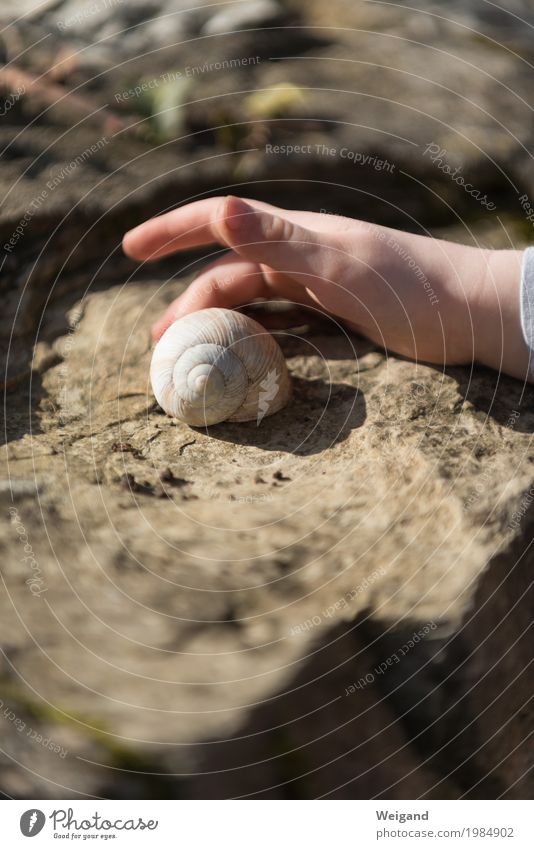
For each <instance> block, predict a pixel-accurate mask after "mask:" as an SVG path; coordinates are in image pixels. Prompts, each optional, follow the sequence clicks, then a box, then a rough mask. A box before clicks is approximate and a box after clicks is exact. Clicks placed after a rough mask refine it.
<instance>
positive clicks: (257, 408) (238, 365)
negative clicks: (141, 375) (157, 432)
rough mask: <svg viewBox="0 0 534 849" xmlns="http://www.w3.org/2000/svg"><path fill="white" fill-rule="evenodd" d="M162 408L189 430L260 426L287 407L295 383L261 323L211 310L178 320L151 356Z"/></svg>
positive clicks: (157, 393) (156, 390)
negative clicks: (236, 424)
mask: <svg viewBox="0 0 534 849" xmlns="http://www.w3.org/2000/svg"><path fill="white" fill-rule="evenodd" d="M150 380H151V383H152V389H153V391H154V395H155V396H156V400H157V402H158V404H159V405H160V406H161V407H163V409H164V410H165V412H166V413H168V415H169V416H173V417H174V418H177V419H180V421H182V422H185V423H186V424H189V425H195V426H198V425H212V424H217V422H223V421H230V422H248V421H252V420H254V419H255V420H256V421H257V423H258V424H259V423H260V421H261V420H262V419H263V418H264V417H265V416H270V415H272V414H273V413H276V412H278V410H280V409H282V407H284V406H285V405H286V404H287V402H288V400H289V398H290V396H291V379H290V377H289V374H288V371H287V366H286V361H285V359H284V355H283V354H282V351H281V350H280V347H279V346H278V344H277V343H276V342H275V340H274V339H273V337H272V336H271V335H270V333H268V332H267V331H266V330H265V328H264V327H262V326H261V324H258V322H257V321H253V319H251V318H248V317H247V316H245V315H242V313H239V312H234V311H233V310H224V309H218V308H211V309H206V310H199V311H198V312H194V313H190V314H189V315H186V316H185V317H184V318H180V319H178V321H175V322H174V324H171V326H170V327H169V328H168V329H167V330H166V331H165V333H164V334H163V336H162V337H161V339H160V340H159V342H158V344H157V345H156V347H155V349H154V353H153V355H152V363H151V366H150Z"/></svg>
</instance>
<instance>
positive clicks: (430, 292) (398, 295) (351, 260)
mask: <svg viewBox="0 0 534 849" xmlns="http://www.w3.org/2000/svg"><path fill="white" fill-rule="evenodd" d="M212 243H219V244H221V245H224V246H226V247H227V248H230V252H229V253H227V254H225V256H223V257H222V258H220V259H218V260H216V261H215V262H214V263H212V264H211V265H210V266H209V267H208V268H206V269H205V270H204V271H203V272H202V273H201V274H200V275H199V277H197V279H196V280H195V281H194V282H193V283H192V284H191V286H190V287H189V288H188V289H187V291H186V292H185V293H184V294H183V295H181V297H180V298H178V299H177V300H176V301H174V302H173V303H172V304H171V306H170V307H169V308H168V310H167V312H166V313H165V315H164V316H163V317H162V318H161V319H160V321H159V322H158V323H157V324H156V325H155V326H154V328H153V335H154V338H156V339H158V338H159V337H160V336H161V335H162V333H163V332H164V331H165V330H166V328H167V327H168V326H169V325H170V324H171V323H172V322H173V321H174V320H175V319H177V318H180V317H181V316H183V315H186V314H187V313H190V312H193V311H195V310H199V309H204V308H206V307H227V308H231V307H236V306H239V305H242V304H247V303H250V302H251V301H253V300H254V299H255V298H274V297H277V298H279V297H283V298H287V299H289V300H290V301H294V302H297V303H301V304H306V305H309V306H313V307H315V308H319V309H321V310H324V311H325V312H327V313H330V314H332V315H334V316H336V317H338V318H340V319H342V320H344V321H345V322H346V323H347V324H349V325H350V326H351V327H353V328H354V329H356V330H358V331H359V332H360V333H362V334H363V335H365V336H368V337H369V338H370V339H372V340H374V341H375V342H377V343H378V344H380V345H382V346H383V347H385V348H389V349H391V350H392V351H395V352H397V353H400V354H404V355H405V356H408V357H412V358H414V359H420V360H425V361H427V362H433V363H440V364H443V363H448V364H452V363H471V362H472V361H473V360H478V362H481V363H484V364H485V365H489V366H492V367H493V368H496V369H499V370H503V371H505V372H507V373H508V374H511V375H513V376H515V377H520V378H525V376H526V374H527V371H528V362H529V352H528V349H527V346H526V344H525V342H524V341H523V337H522V333H521V325H520V310H519V283H520V265H521V252H520V251H491V250H482V249H477V248H472V247H466V246H464V245H457V244H454V243H452V242H445V241H439V240H436V239H432V238H427V237H425V236H416V235H412V234H410V233H403V232H401V231H397V230H391V229H389V228H386V227H380V226H378V225H373V224H367V223H365V222H362V221H356V220H353V219H350V218H340V217H337V216H331V215H324V214H322V213H311V212H294V211H287V210H283V209H278V208H277V207H273V206H269V205H268V204H265V203H260V202H259V201H246V202H245V201H243V200H241V199H240V198H235V197H222V198H221V197H219V198H209V199H207V200H201V201H197V202H196V203H192V204H189V205H188V206H184V207H181V208H179V209H176V210H174V211H173V212H169V213H167V214H166V215H162V216H160V217H158V218H153V219H151V220H150V221H147V222H145V223H144V224H141V225H140V226H139V227H136V228H135V229H134V230H131V231H130V232H129V233H127V234H126V236H125V237H124V242H123V246H124V250H125V252H126V253H127V254H128V255H129V256H131V257H133V258H135V259H139V260H152V259H157V258H159V257H162V256H166V255H167V254H171V253H174V252H175V251H178V250H183V249H185V248H192V247H197V246H198V245H208V244H212Z"/></svg>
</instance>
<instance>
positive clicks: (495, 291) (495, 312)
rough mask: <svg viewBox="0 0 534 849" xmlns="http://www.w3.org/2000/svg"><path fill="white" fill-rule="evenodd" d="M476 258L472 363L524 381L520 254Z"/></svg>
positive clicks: (486, 253)
mask: <svg viewBox="0 0 534 849" xmlns="http://www.w3.org/2000/svg"><path fill="white" fill-rule="evenodd" d="M480 254H481V256H480V262H481V266H480V274H479V279H478V283H477V284H476V285H475V287H474V296H473V302H472V304H471V311H472V318H473V332H474V356H475V360H476V361H477V362H479V363H481V364H482V365H486V366H489V367H490V368H493V369H496V370H497V371H503V372H505V373H506V374H509V375H511V376H512V377H517V378H519V379H521V380H525V379H528V376H529V364H530V350H529V348H528V346H527V344H526V342H525V339H524V335H523V331H522V326H521V298H520V294H521V265H522V259H523V251H513V250H483V251H480Z"/></svg>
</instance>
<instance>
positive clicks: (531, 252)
mask: <svg viewBox="0 0 534 849" xmlns="http://www.w3.org/2000/svg"><path fill="white" fill-rule="evenodd" d="M521 329H522V331H523V338H524V340H525V342H526V343H527V346H528V349H529V351H530V361H529V373H530V376H531V377H532V378H534V247H533V248H527V249H526V250H525V252H524V253H523V262H522V265H521Z"/></svg>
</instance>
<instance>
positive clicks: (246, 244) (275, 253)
mask: <svg viewBox="0 0 534 849" xmlns="http://www.w3.org/2000/svg"><path fill="white" fill-rule="evenodd" d="M215 226H216V229H217V230H218V232H219V234H220V237H221V240H222V241H223V242H224V243H225V244H226V245H228V247H230V248H232V250H234V251H235V252H236V253H237V254H239V255H240V256H242V257H243V258H244V259H247V260H252V261H253V262H259V263H263V264H265V265H268V266H269V267H270V268H272V269H274V270H275V271H279V272H282V273H284V274H287V275H290V276H291V277H292V278H293V280H296V281H297V282H298V283H300V284H301V285H302V286H306V288H308V289H311V290H312V291H313V290H314V289H316V288H319V289H320V288H321V286H322V285H324V283H325V281H326V282H337V281H339V280H340V278H342V277H344V276H345V274H346V269H347V265H348V263H349V261H350V254H349V252H348V249H347V246H346V245H345V244H344V242H343V241H342V239H341V238H340V237H339V236H338V235H337V234H332V233H320V232H318V231H316V230H310V229H308V228H306V227H302V226H301V225H300V224H296V223H294V222H293V221H290V220H288V219H287V218H285V217H284V211H283V210H280V214H277V213H273V212H271V211H270V210H264V209H257V208H254V207H253V206H251V205H250V204H248V203H246V201H244V200H241V198H237V197H232V196H230V197H226V198H224V200H223V202H222V204H221V205H220V206H219V208H218V210H217V222H216V224H215Z"/></svg>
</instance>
